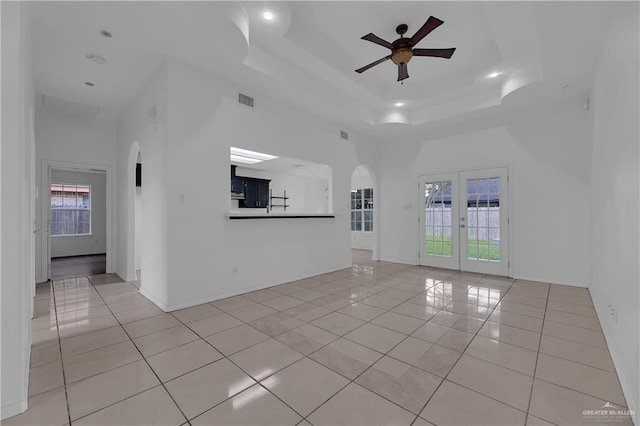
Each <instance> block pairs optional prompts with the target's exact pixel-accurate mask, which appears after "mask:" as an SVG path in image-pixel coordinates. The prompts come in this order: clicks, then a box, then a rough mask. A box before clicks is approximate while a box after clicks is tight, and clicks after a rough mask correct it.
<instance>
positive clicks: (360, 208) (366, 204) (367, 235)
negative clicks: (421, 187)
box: [351, 164, 378, 260]
mask: <svg viewBox="0 0 640 426" xmlns="http://www.w3.org/2000/svg"><path fill="white" fill-rule="evenodd" d="M377 197H378V194H377V185H376V180H375V177H374V175H373V172H372V171H371V169H370V168H369V167H368V166H366V165H364V164H361V165H358V166H357V167H356V168H355V169H354V171H353V173H352V174H351V249H352V257H354V258H355V257H357V258H358V260H378V244H377V240H378V238H377V228H378V227H377V219H378V218H377V216H378V215H377Z"/></svg>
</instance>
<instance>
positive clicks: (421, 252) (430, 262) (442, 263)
mask: <svg viewBox="0 0 640 426" xmlns="http://www.w3.org/2000/svg"><path fill="white" fill-rule="evenodd" d="M458 176H459V173H458V172H452V173H438V174H434V175H425V176H420V177H419V180H418V204H417V206H418V211H419V215H418V227H419V233H418V235H419V239H418V260H419V262H418V263H419V264H420V265H424V266H435V267H437V268H446V269H456V270H458V269H460V250H459V248H458V244H459V241H460V238H459V233H460V228H459V227H458V223H457V222H455V221H456V218H457V217H458V212H457V209H458V203H456V202H453V201H454V200H452V203H451V208H452V212H451V215H452V218H453V221H454V222H453V223H452V227H451V247H452V252H451V257H442V256H431V255H427V254H426V252H425V226H426V223H427V218H426V211H425V205H424V203H425V184H426V183H427V182H446V181H451V194H452V197H456V196H457V195H458Z"/></svg>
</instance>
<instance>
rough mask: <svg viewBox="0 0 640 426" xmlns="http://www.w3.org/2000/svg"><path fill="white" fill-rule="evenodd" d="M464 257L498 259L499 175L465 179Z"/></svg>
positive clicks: (487, 259)
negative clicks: (465, 249) (465, 247)
mask: <svg viewBox="0 0 640 426" xmlns="http://www.w3.org/2000/svg"><path fill="white" fill-rule="evenodd" d="M467 258H468V259H474V260H485V261H499V260H500V178H497V177H492V178H481V179H467Z"/></svg>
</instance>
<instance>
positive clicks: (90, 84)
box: [84, 81, 95, 87]
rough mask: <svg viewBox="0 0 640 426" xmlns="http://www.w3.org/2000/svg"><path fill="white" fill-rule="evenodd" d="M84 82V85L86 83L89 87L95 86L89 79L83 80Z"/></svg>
mask: <svg viewBox="0 0 640 426" xmlns="http://www.w3.org/2000/svg"><path fill="white" fill-rule="evenodd" d="M84 84H86V85H87V86H89V87H93V86H95V84H93V83H92V82H90V81H85V82H84Z"/></svg>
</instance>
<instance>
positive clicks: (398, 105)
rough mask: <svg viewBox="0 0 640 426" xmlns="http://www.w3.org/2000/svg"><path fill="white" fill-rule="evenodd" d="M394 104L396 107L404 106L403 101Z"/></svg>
mask: <svg viewBox="0 0 640 426" xmlns="http://www.w3.org/2000/svg"><path fill="white" fill-rule="evenodd" d="M394 105H395V106H397V107H401V106H404V102H396V103H395V104H394Z"/></svg>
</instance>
